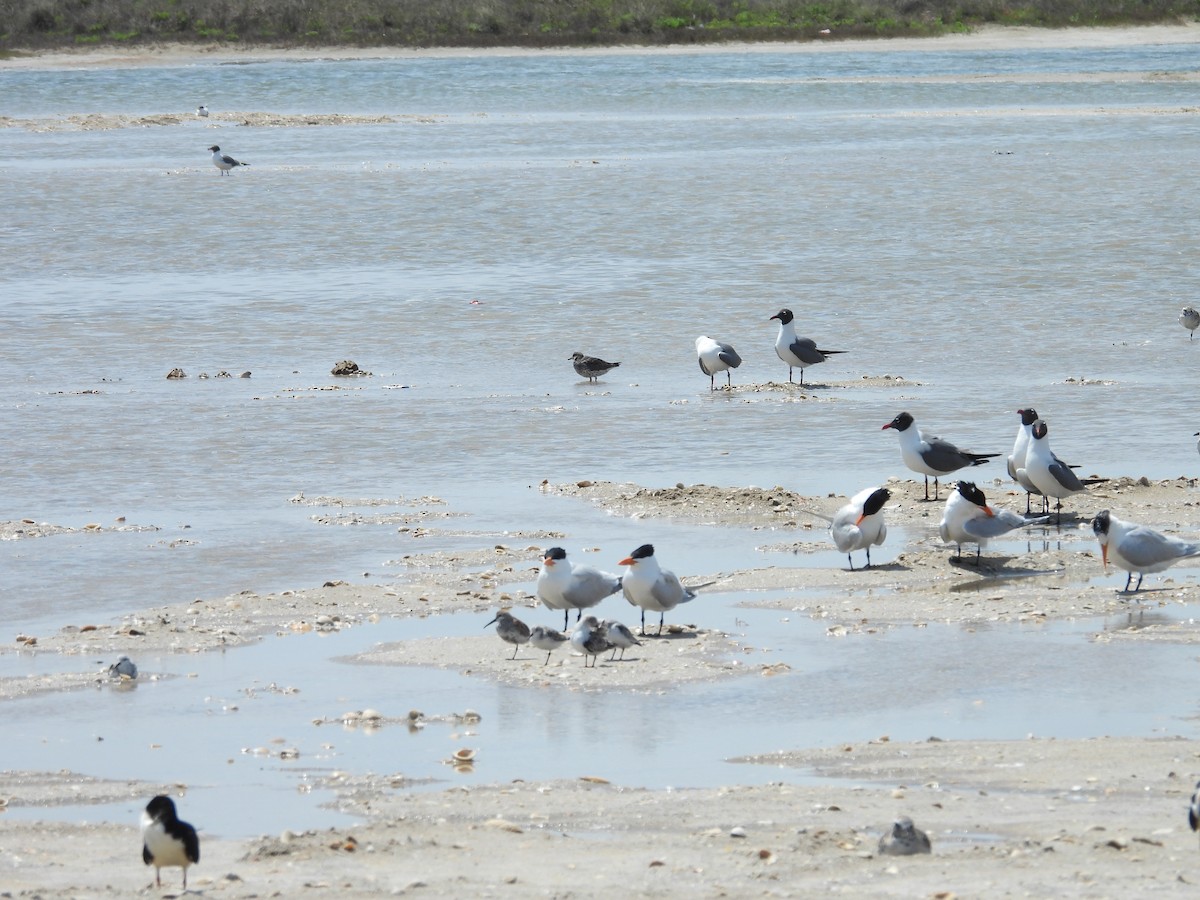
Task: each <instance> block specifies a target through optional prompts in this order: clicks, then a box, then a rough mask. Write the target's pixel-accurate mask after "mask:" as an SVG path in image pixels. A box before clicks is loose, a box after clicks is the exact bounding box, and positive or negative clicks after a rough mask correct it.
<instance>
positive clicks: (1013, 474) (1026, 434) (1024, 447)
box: [1008, 407, 1050, 516]
mask: <svg viewBox="0 0 1200 900" xmlns="http://www.w3.org/2000/svg"><path fill="white" fill-rule="evenodd" d="M1017 415H1019V416H1020V417H1021V424H1020V425H1019V426H1018V427H1017V437H1016V439H1015V440H1014V441H1013V449H1012V453H1010V454H1009V456H1008V477H1009V478H1011V479H1012V480H1013V481H1015V482H1016V483H1017V484H1019V485H1020V486H1021V487H1023V488H1024V489H1025V515H1027V516H1028V515H1030V514H1031V513H1032V509H1031V507H1030V503H1031V502H1032V498H1033V495H1034V494H1037V495H1038V496H1039V497H1041V498H1042V512H1044V513H1045V512H1049V502H1050V501H1049V500H1047V499H1046V495H1045V494H1043V493H1042V492H1041V491H1039V490H1038V489H1037V487H1036V486H1034V484H1033V482H1032V481H1030V480H1029V479H1027V478H1026V479H1025V480H1024V481H1022V480H1021V478H1020V477H1018V475H1017V472H1018V471H1019V470H1021V469H1023V468H1025V457H1026V455H1027V454H1028V453H1029V442H1030V441H1032V440H1033V423H1034V422H1036V421H1037V420H1038V414H1037V410H1036V409H1034V408H1033V407H1029V408H1028V409H1018V410H1017Z"/></svg>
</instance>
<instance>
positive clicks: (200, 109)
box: [196, 104, 208, 119]
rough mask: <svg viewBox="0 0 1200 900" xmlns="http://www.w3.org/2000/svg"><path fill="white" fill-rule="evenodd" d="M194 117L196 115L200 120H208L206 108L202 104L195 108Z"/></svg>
mask: <svg viewBox="0 0 1200 900" xmlns="http://www.w3.org/2000/svg"><path fill="white" fill-rule="evenodd" d="M196 115H198V116H199V117H200V118H202V119H207V118H208V107H207V106H205V105H204V104H201V105H200V106H197V107H196Z"/></svg>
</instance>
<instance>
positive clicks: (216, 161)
mask: <svg viewBox="0 0 1200 900" xmlns="http://www.w3.org/2000/svg"><path fill="white" fill-rule="evenodd" d="M208 149H209V150H211V151H212V164H213V165H214V166H216V167H217V168H218V169H220V170H221V174H222V175H228V174H229V170H230V169H236V168H237V167H238V166H248V165H250V163H244V162H239V161H238V160H236V159H234V158H233V157H232V156H225V155H224V154H222V153H221V148H220V147H218V146H217V145H216V144H213V145H212V146H211V147H209V148H208Z"/></svg>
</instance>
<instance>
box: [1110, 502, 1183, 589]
mask: <svg viewBox="0 0 1200 900" xmlns="http://www.w3.org/2000/svg"><path fill="white" fill-rule="evenodd" d="M1092 533H1093V534H1095V535H1096V539H1097V540H1098V541H1100V558H1101V561H1102V562H1103V564H1104V566H1105V568H1107V567H1108V561H1109V560H1110V559H1111V560H1112V564H1113V565H1114V566H1117V567H1118V568H1121V569H1124V570H1125V571H1127V572H1128V573H1129V577H1127V578H1126V579H1125V587H1124V588H1123V589H1122V591H1121V592H1122V593H1125V594H1127V593H1134V594H1136V593H1137V592H1138V590H1140V589H1141V586H1142V578H1143V577H1144V576H1145V574H1146V573H1147V572H1162V571H1164V570H1166V569H1169V568H1170V567H1171V566H1173V565H1175V563H1177V562H1179V561H1180V560H1181V559H1188V558H1189V557H1193V556H1200V543H1195V542H1193V541H1185V540H1183V539H1181V538H1177V537H1171V536H1170V535H1166V534H1162V533H1160V532H1157V531H1155V530H1154V529H1153V528H1147V527H1146V526H1145V525H1137V524H1135V523H1133V522H1125V521H1122V520H1121V519H1118V518H1117V517H1116V516H1114V515H1113V514H1112V513H1110V512H1109V511H1108V510H1107V509H1102V510H1100V512H1098V513H1097V514H1096V517H1095V518H1094V519H1092ZM1134 572H1137V573H1138V580H1137V584H1136V585H1134V588H1133V591H1132V592H1131V591H1130V590H1129V584H1130V582H1132V581H1133V573H1134Z"/></svg>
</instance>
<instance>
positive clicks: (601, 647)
mask: <svg viewBox="0 0 1200 900" xmlns="http://www.w3.org/2000/svg"><path fill="white" fill-rule="evenodd" d="M571 646H572V647H574V648H575V649H576V650H578V651H579V652H580V653H582V654H583V667H584V668H585V669H586V668H587V667H588V657H589V656H590V657H591V658H592V668H595V667H596V657H598V656H599V655H600V654H601V653H603V652H604V651H605V650H607V649H608V648H609V647H611V646H612V644H610V643H609V642H608V638H607V637H605V635H604V626H603V625H601V624H600V620H599V619H597V618H596V617H595V616H586V617H585V618H584V619H583V621H582V622H580V623H579V624H577V625H576V626H575V630H574V631H572V632H571Z"/></svg>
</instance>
